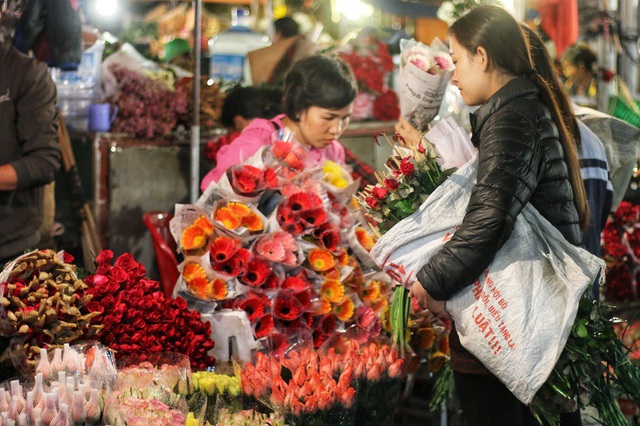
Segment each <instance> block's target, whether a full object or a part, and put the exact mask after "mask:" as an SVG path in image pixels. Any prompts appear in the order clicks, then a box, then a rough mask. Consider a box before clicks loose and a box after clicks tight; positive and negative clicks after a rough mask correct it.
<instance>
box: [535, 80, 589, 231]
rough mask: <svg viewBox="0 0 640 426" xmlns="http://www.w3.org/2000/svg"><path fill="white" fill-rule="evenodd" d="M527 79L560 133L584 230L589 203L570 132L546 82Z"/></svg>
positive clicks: (587, 224)
mask: <svg viewBox="0 0 640 426" xmlns="http://www.w3.org/2000/svg"><path fill="white" fill-rule="evenodd" d="M527 77H528V78H529V80H531V81H532V82H533V83H534V84H535V85H536V87H538V89H539V90H540V97H541V100H542V102H543V103H544V104H545V105H546V106H547V108H549V111H551V115H552V116H553V121H554V122H555V123H556V126H557V127H558V132H559V133H560V143H561V144H562V150H563V152H564V161H565V163H566V164H567V168H568V169H569V181H570V182H571V187H572V188H573V202H574V204H575V206H576V210H578V217H579V219H580V229H582V230H583V231H584V230H586V229H587V228H588V227H589V225H590V224H591V213H590V211H589V202H588V200H587V192H586V190H585V189H584V182H583V181H582V175H581V174H580V162H579V161H578V153H577V152H576V146H575V144H574V142H573V139H572V138H571V132H570V131H569V129H567V126H566V125H565V120H564V119H563V115H562V112H561V110H560V107H559V106H558V103H557V102H556V99H555V97H554V96H553V92H552V91H551V89H550V88H549V85H548V84H547V82H546V81H545V80H544V79H543V78H542V77H540V75H539V74H538V73H537V72H533V73H527Z"/></svg>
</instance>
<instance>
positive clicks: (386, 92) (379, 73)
mask: <svg viewBox="0 0 640 426" xmlns="http://www.w3.org/2000/svg"><path fill="white" fill-rule="evenodd" d="M340 55H341V56H342V58H343V59H344V60H345V62H347V63H348V64H349V66H350V67H351V69H352V70H353V74H354V76H355V78H356V81H357V83H358V92H359V93H361V94H370V95H372V96H373V97H374V103H373V118H375V119H376V120H381V121H394V120H397V119H398V117H399V116H400V108H399V107H398V96H397V95H396V94H395V92H394V91H393V90H391V89H389V88H388V84H387V81H388V78H389V75H390V73H391V72H392V71H393V68H394V64H393V58H392V57H391V55H390V54H389V49H388V48H387V45H386V44H384V43H382V42H381V41H380V40H377V39H376V38H375V37H373V36H371V35H370V36H367V37H364V38H362V39H357V40H355V41H354V42H353V44H352V45H351V46H349V49H348V50H346V51H343V52H341V53H340Z"/></svg>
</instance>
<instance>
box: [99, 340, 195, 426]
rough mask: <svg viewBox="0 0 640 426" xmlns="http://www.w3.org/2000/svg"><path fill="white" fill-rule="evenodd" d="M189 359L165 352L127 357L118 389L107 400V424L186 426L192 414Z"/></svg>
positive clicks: (117, 385)
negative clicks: (188, 396)
mask: <svg viewBox="0 0 640 426" xmlns="http://www.w3.org/2000/svg"><path fill="white" fill-rule="evenodd" d="M190 387H191V368H190V362H189V358H188V357H187V356H185V355H182V354H177V353H171V352H165V353H154V354H152V355H149V356H142V357H141V356H129V357H123V358H121V359H120V360H119V362H118V376H117V379H116V385H115V388H114V390H113V391H112V392H111V393H110V394H109V396H108V398H107V399H106V401H105V409H104V421H105V423H106V424H112V425H123V426H124V425H140V426H143V425H145V426H148V425H166V426H174V425H184V424H185V423H186V420H187V415H188V413H189V406H188V404H187V400H186V395H187V394H188V393H190Z"/></svg>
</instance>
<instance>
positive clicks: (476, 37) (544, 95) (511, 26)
mask: <svg viewBox="0 0 640 426" xmlns="http://www.w3.org/2000/svg"><path fill="white" fill-rule="evenodd" d="M448 32H449V34H451V35H452V36H453V37H455V39H456V40H457V41H458V43H460V45H462V46H464V47H465V49H467V50H468V51H469V52H470V53H471V54H476V52H477V50H478V47H483V48H484V49H485V50H486V52H487V56H488V58H489V66H491V67H494V68H495V69H496V70H498V71H500V72H502V73H505V74H508V75H513V76H525V77H527V78H529V79H530V80H531V81H532V82H533V83H534V84H535V85H536V86H537V87H538V90H539V92H540V100H541V101H542V102H543V103H544V104H545V105H546V106H547V108H548V109H549V111H550V112H551V115H552V116H553V121H554V122H555V124H556V126H557V128H558V131H559V133H560V143H561V144H562V149H563V152H564V161H565V163H566V164H567V168H568V170H569V180H570V182H571V186H572V188H573V195H574V199H573V202H574V204H575V206H576V210H577V211H578V217H579V218H580V228H581V229H582V230H585V229H587V227H588V226H589V222H590V218H589V203H588V201H587V194H586V191H585V189H584V183H583V182H582V177H581V176H580V163H579V162H578V155H577V154H576V148H575V145H574V144H573V141H572V138H571V133H570V132H569V130H568V129H567V126H566V125H565V119H564V117H563V114H562V111H561V109H560V107H559V106H558V103H557V102H556V99H555V97H554V95H553V91H552V90H551V88H550V87H549V85H548V84H547V82H546V81H545V80H544V79H543V78H542V77H541V76H540V74H538V73H537V72H535V70H534V68H533V66H532V61H531V54H530V52H529V48H528V46H527V42H526V39H525V36H524V33H523V32H522V29H521V27H520V25H519V24H518V23H517V22H516V20H515V19H514V18H513V17H512V16H511V15H510V14H509V12H507V11H506V10H505V9H503V8H502V7H500V6H495V5H481V6H477V7H475V8H473V9H471V10H470V11H469V12H468V13H467V14H466V15H464V16H462V17H461V18H460V19H458V20H457V21H456V22H454V23H453V25H451V27H449V30H448Z"/></svg>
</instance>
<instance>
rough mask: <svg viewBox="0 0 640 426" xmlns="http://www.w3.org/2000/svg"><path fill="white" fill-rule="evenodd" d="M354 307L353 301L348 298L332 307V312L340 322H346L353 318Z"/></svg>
mask: <svg viewBox="0 0 640 426" xmlns="http://www.w3.org/2000/svg"><path fill="white" fill-rule="evenodd" d="M353 311H354V306H353V301H352V300H351V299H349V298H348V297H347V298H345V299H344V300H343V301H342V302H341V303H338V304H337V305H334V306H333V312H334V313H335V314H336V317H338V319H339V320H340V321H347V320H348V319H350V318H351V317H352V316H353Z"/></svg>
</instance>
